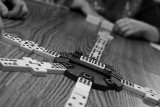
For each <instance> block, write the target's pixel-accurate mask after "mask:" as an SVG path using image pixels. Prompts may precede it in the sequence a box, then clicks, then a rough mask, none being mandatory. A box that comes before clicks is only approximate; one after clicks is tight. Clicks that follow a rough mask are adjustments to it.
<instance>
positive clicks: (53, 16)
mask: <svg viewBox="0 0 160 107" xmlns="http://www.w3.org/2000/svg"><path fill="white" fill-rule="evenodd" d="M26 3H27V6H28V8H29V14H28V17H27V19H26V20H8V19H4V21H3V22H4V25H5V32H8V33H12V34H14V35H15V36H17V37H20V38H21V39H28V40H32V41H35V42H37V43H38V44H40V46H43V47H45V48H48V49H50V50H53V51H57V52H74V51H75V50H80V51H82V52H84V54H86V55H89V53H90V51H91V49H92V48H93V46H94V43H95V42H96V39H97V29H98V27H97V26H95V25H92V24H89V23H87V22H86V21H85V17H84V16H83V15H80V14H79V13H75V12H71V11H68V10H65V9H63V8H60V7H56V6H54V5H53V6H50V5H46V4H41V3H37V2H33V1H26ZM24 56H27V57H33V58H36V59H37V60H41V61H49V59H46V58H44V57H41V56H38V55H36V54H33V53H32V54H27V53H25V52H23V51H20V50H19V48H17V47H15V46H13V45H10V44H8V43H5V42H3V41H0V57H1V58H4V57H5V58H22V57H24ZM101 61H102V62H104V63H107V64H110V65H112V66H113V68H114V69H115V70H117V72H119V73H120V74H121V75H122V76H123V77H124V79H126V80H129V81H131V82H134V83H136V84H138V85H141V86H143V87H150V88H152V89H155V90H156V91H157V92H158V93H159V94H160V52H159V51H157V50H155V49H153V48H151V47H150V45H149V43H147V42H144V41H139V40H130V39H125V38H122V37H120V36H116V37H115V39H114V40H113V41H112V42H110V43H109V44H107V46H106V48H105V51H104V53H103V55H102V59H101ZM74 84H75V82H73V81H72V80H70V79H68V78H67V77H65V76H63V75H54V74H53V75H51V74H47V76H46V77H34V76H32V75H31V74H30V73H27V72H26V73H24V72H23V73H21V72H3V71H0V107H64V104H65V102H66V101H67V99H68V97H69V96H70V93H71V91H72V88H73V86H74ZM86 107H155V105H152V104H150V103H148V102H145V101H143V100H142V98H141V97H140V96H138V95H136V94H134V93H131V92H129V91H126V90H123V91H121V92H115V91H106V92H102V91H99V90H94V89H92V90H91V92H90V96H89V99H88V102H87V105H86Z"/></svg>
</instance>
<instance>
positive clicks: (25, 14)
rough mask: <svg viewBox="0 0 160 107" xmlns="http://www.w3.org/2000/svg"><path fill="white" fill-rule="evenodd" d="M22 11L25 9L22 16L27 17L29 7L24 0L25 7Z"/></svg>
mask: <svg viewBox="0 0 160 107" xmlns="http://www.w3.org/2000/svg"><path fill="white" fill-rule="evenodd" d="M22 11H23V16H22V17H24V18H25V17H26V16H27V13H28V8H27V5H26V3H25V2H24V1H23V9H22Z"/></svg>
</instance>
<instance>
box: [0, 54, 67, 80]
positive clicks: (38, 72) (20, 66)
mask: <svg viewBox="0 0 160 107" xmlns="http://www.w3.org/2000/svg"><path fill="white" fill-rule="evenodd" d="M0 70H3V71H10V72H22V71H24V72H30V73H31V74H32V75H33V76H41V77H44V76H46V74H59V75H62V74H64V72H65V71H66V68H65V67H64V66H63V65H62V64H60V63H50V62H39V61H37V60H35V59H33V58H30V57H23V58H22V59H8V58H0Z"/></svg>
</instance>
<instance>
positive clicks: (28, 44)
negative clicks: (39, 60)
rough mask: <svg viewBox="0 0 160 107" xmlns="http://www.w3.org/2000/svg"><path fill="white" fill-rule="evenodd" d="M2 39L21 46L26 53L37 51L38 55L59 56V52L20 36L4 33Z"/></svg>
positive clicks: (51, 57)
mask: <svg viewBox="0 0 160 107" xmlns="http://www.w3.org/2000/svg"><path fill="white" fill-rule="evenodd" d="M2 40H3V41H4V42H7V43H9V44H12V45H15V46H17V47H19V48H20V50H22V51H24V52H26V53H32V52H33V53H35V54H37V55H40V56H43V57H46V58H48V59H51V60H53V59H54V58H55V57H59V54H57V53H56V52H53V51H51V50H49V49H45V48H43V47H39V46H38V44H37V43H35V42H33V41H28V40H22V39H20V38H18V37H15V36H13V35H11V34H9V33H3V36H2Z"/></svg>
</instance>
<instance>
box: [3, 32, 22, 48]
mask: <svg viewBox="0 0 160 107" xmlns="http://www.w3.org/2000/svg"><path fill="white" fill-rule="evenodd" d="M2 40H3V41H4V42H7V43H9V44H12V45H15V46H17V47H20V45H21V43H22V42H23V40H21V39H20V38H18V37H15V36H12V35H11V34H9V33H4V34H3V36H2Z"/></svg>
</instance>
